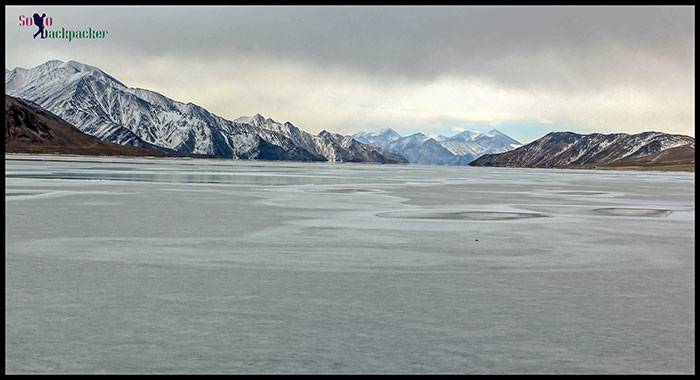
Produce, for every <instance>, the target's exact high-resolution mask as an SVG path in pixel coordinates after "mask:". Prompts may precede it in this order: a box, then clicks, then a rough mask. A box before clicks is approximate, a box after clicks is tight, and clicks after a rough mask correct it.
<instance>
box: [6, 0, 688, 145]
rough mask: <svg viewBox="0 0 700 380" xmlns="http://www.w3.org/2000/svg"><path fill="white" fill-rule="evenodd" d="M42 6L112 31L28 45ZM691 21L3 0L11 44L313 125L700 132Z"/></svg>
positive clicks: (228, 106) (457, 10) (653, 14)
mask: <svg viewBox="0 0 700 380" xmlns="http://www.w3.org/2000/svg"><path fill="white" fill-rule="evenodd" d="M37 11H41V12H45V13H47V14H48V15H50V16H52V17H53V18H54V23H55V24H56V25H57V26H63V25H65V26H70V27H76V28H77V27H87V26H93V27H102V28H107V29H109V30H110V35H109V38H107V39H105V40H97V41H87V40H81V41H73V42H70V43H68V42H66V41H62V40H51V41H49V40H46V41H33V40H32V38H31V34H33V31H32V33H30V29H26V28H20V27H19V26H18V21H17V20H18V17H19V15H25V16H30V15H31V14H32V13H34V12H37ZM694 27H695V19H694V10H693V8H691V7H634V8H632V7H528V8H523V7H143V8H142V7H139V8H134V7H98V8H95V7H90V8H82V7H42V9H41V10H35V9H34V8H26V7H7V8H6V24H5V30H6V54H5V56H6V67H7V68H10V69H12V68H14V67H16V66H20V67H31V66H34V65H37V64H39V63H42V62H44V61H46V60H49V59H63V60H69V59H73V60H77V61H81V62H84V63H88V64H91V65H95V66H98V67H101V68H103V69H104V70H105V71H107V72H109V73H110V74H112V75H114V76H115V77H117V78H119V79H120V80H121V81H122V82H124V83H126V84H127V85H129V86H133V87H144V88H149V89H152V90H155V91H159V92H161V93H163V94H165V95H167V96H169V97H172V98H175V99H178V100H182V101H191V102H194V103H197V104H201V105H203V106H205V107H207V108H208V109H210V110H212V111H213V112H215V113H217V114H220V115H222V116H225V117H229V118H235V117H237V116H240V115H250V114H253V113H256V112H259V113H262V114H264V115H266V116H269V117H272V118H275V119H279V120H290V121H292V122H294V123H295V124H297V125H299V126H301V127H302V128H304V129H307V130H309V131H311V132H318V131H320V130H322V129H329V130H334V131H338V132H342V133H351V132H355V131H359V130H370V129H377V128H382V127H392V128H395V129H397V130H398V131H400V132H404V133H408V132H412V131H417V130H422V131H425V132H427V133H431V134H432V133H438V132H446V133H449V132H450V131H452V130H453V128H464V127H467V126H469V125H471V124H481V125H483V124H490V125H494V126H498V125H533V124H536V125H546V126H549V127H550V129H552V130H563V129H566V130H573V131H577V132H583V133H586V132H594V131H595V132H615V131H622V132H641V131H646V130H660V131H666V132H672V133H682V134H689V135H694V120H695V109H694V90H695V88H694V81H695V71H694V54H695V51H694V45H695V34H694ZM533 133H534V132H533V131H532V130H528V128H527V127H522V131H516V132H515V133H514V134H515V135H516V137H520V138H521V139H523V140H529V139H532V138H536V137H538V136H536V135H534V134H533ZM538 133H539V132H538ZM518 134H520V136H517V135H518Z"/></svg>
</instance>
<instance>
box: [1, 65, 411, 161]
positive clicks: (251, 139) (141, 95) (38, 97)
mask: <svg viewBox="0 0 700 380" xmlns="http://www.w3.org/2000/svg"><path fill="white" fill-rule="evenodd" d="M5 93H6V94H8V95H11V96H15V97H19V98H23V99H26V100H29V101H32V102H34V103H36V104H38V105H40V106H41V107H43V108H45V109H47V110H49V111H50V112H53V113H54V114H56V115H58V116H59V117H61V118H63V119H64V120H66V121H68V122H70V123H72V124H73V125H75V126H76V127H78V128H79V129H80V130H81V131H83V132H85V133H87V134H89V135H92V136H95V137H98V138H100V139H101V140H104V141H109V142H114V143H118V144H126V145H134V146H139V147H148V148H160V149H165V150H174V151H176V152H179V153H181V154H188V155H189V154H196V155H206V156H214V157H228V158H240V159H249V158H256V159H272V160H301V161H325V160H328V161H345V160H347V159H348V158H352V160H355V161H363V160H365V161H372V162H386V163H394V162H406V161H405V160H404V159H403V158H402V157H399V156H397V155H395V154H388V153H385V152H383V151H382V150H381V149H377V148H376V147H374V146H371V145H366V144H361V143H357V144H354V145H353V144H349V143H348V144H345V145H343V144H338V143H337V142H336V141H334V140H333V141H332V140H329V139H328V136H329V135H330V134H319V135H312V134H309V133H307V132H304V131H302V130H300V129H299V128H297V127H295V126H294V125H292V124H291V123H289V122H287V123H284V124H282V123H278V122H275V121H274V120H272V119H266V118H264V117H263V116H261V115H259V114H258V115H255V116H253V117H243V118H238V119H236V120H234V121H231V120H227V119H224V118H222V117H220V116H217V115H214V114H212V113H210V112H209V111H207V110H206V109H204V108H202V107H200V106H198V105H195V104H192V103H182V102H178V101H175V100H173V99H170V98H168V97H166V96H163V95H161V94H159V93H157V92H154V91H149V90H145V89H139V88H129V87H127V86H126V85H124V84H123V83H121V82H120V81H118V80H117V79H115V78H114V77H112V76H110V75H108V74H106V73H105V72H103V71H102V70H100V69H99V68H97V67H94V66H89V65H85V64H82V63H79V62H75V61H68V62H62V61H58V60H53V61H48V62H46V63H44V64H41V65H39V66H37V67H34V68H32V69H23V68H16V69H14V70H11V71H10V70H5Z"/></svg>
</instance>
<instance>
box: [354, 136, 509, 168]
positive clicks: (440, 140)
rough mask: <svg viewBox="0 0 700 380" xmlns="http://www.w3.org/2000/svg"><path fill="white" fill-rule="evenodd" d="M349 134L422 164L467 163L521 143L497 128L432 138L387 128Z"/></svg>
mask: <svg viewBox="0 0 700 380" xmlns="http://www.w3.org/2000/svg"><path fill="white" fill-rule="evenodd" d="M350 137H352V138H354V139H355V140H357V141H360V142H363V143H366V144H372V145H375V146H377V147H380V148H382V149H384V150H386V151H388V152H392V153H396V154H400V155H402V156H404V157H406V159H407V160H408V161H409V162H410V163H415V164H423V165H467V164H469V163H470V162H471V161H473V160H474V159H475V158H477V157H479V156H481V155H483V154H488V153H501V152H506V151H509V150H512V149H514V148H517V147H519V146H521V144H520V142H518V141H517V140H515V139H513V138H512V137H510V136H508V135H506V134H504V133H502V132H500V131H498V130H496V129H492V130H490V131H488V132H486V133H482V132H475V131H469V130H465V131H462V132H460V133H458V134H456V135H454V136H452V137H446V136H442V135H440V136H438V137H436V138H431V137H428V136H426V135H425V134H423V133H415V134H412V135H409V136H401V135H400V134H399V133H398V132H396V131H395V130H393V129H391V128H386V129H382V130H380V131H378V132H360V133H356V134H354V135H351V136H350Z"/></svg>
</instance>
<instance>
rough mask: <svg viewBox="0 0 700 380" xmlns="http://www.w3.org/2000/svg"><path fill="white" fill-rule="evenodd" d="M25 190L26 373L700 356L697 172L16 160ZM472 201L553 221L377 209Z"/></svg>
mask: <svg viewBox="0 0 700 380" xmlns="http://www.w3.org/2000/svg"><path fill="white" fill-rule="evenodd" d="M5 185H6V190H5V191H6V195H5V206H6V213H5V223H6V227H5V228H6V229H5V237H6V243H5V250H6V255H5V278H6V279H5V317H6V322H5V341H6V343H5V367H6V372H8V373H28V372H34V373H36V372H39V373H46V372H48V373H87V372H89V373H94V372H108V373H223V372H235V373H436V372H438V373H456V372H466V373H542V372H546V373H560V372H566V373H571V372H574V373H609V372H613V373H650V372H652V373H668V372H672V373H694V372H695V271H694V267H695V257H694V253H693V250H694V247H695V238H694V235H695V227H694V222H695V201H694V195H695V181H694V175H693V173H650V172H616V171H575V170H546V169H509V168H500V169H499V168H472V167H437V166H403V165H399V166H394V165H367V164H329V163H293V162H271V163H266V162H252V161H227V160H196V159H128V158H123V159H121V158H120V159H115V158H109V159H108V158H94V157H93V158H78V157H53V156H28V155H7V156H6V166H5ZM600 209H608V210H611V209H612V210H634V209H644V210H669V211H671V213H670V214H666V215H664V216H655V217H649V216H648V215H645V214H644V213H643V212H631V211H621V212H617V211H615V212H613V215H603V214H600V213H598V212H596V211H594V210H600ZM465 212H467V213H469V212H471V213H476V214H471V215H472V216H473V215H476V216H479V215H481V216H484V215H486V216H489V215H502V214H499V213H506V215H507V214H522V213H524V214H533V213H534V214H542V215H545V216H546V217H539V218H522V219H517V218H516V219H510V218H504V219H501V220H488V221H484V220H470V219H469V218H466V219H465V218H441V219H425V218H386V217H381V216H377V215H378V214H382V213H395V214H396V215H431V214H433V215H450V213H452V214H454V213H465Z"/></svg>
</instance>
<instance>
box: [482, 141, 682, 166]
mask: <svg viewBox="0 0 700 380" xmlns="http://www.w3.org/2000/svg"><path fill="white" fill-rule="evenodd" d="M679 147H684V148H683V149H682V152H683V154H686V153H688V152H690V151H692V153H693V156H694V151H695V139H694V138H692V137H689V136H683V135H671V134H667V133H661V132H644V133H639V134H635V135H629V134H626V133H614V134H608V135H604V134H600V133H594V134H590V135H580V134H577V133H573V132H552V133H549V134H547V135H545V136H544V137H541V138H540V139H538V140H535V141H533V142H531V143H529V144H527V145H524V146H522V147H520V148H517V149H515V150H511V151H508V152H505V153H500V154H487V155H483V156H481V157H480V158H478V159H476V160H475V161H473V162H472V163H471V164H470V165H472V166H514V167H547V168H548V167H558V168H563V167H582V166H611V165H618V164H623V163H624V164H629V165H634V164H636V163H640V162H649V161H653V162H654V164H657V165H661V164H663V162H662V161H663V160H669V159H671V158H673V159H675V158H677V156H678V154H666V155H661V156H659V153H661V152H665V151H668V150H671V149H675V152H680V151H681V150H679V149H676V148H679ZM686 156H687V155H686ZM659 157H661V158H662V159H663V160H659ZM692 162H693V163H694V158H693V160H692Z"/></svg>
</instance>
